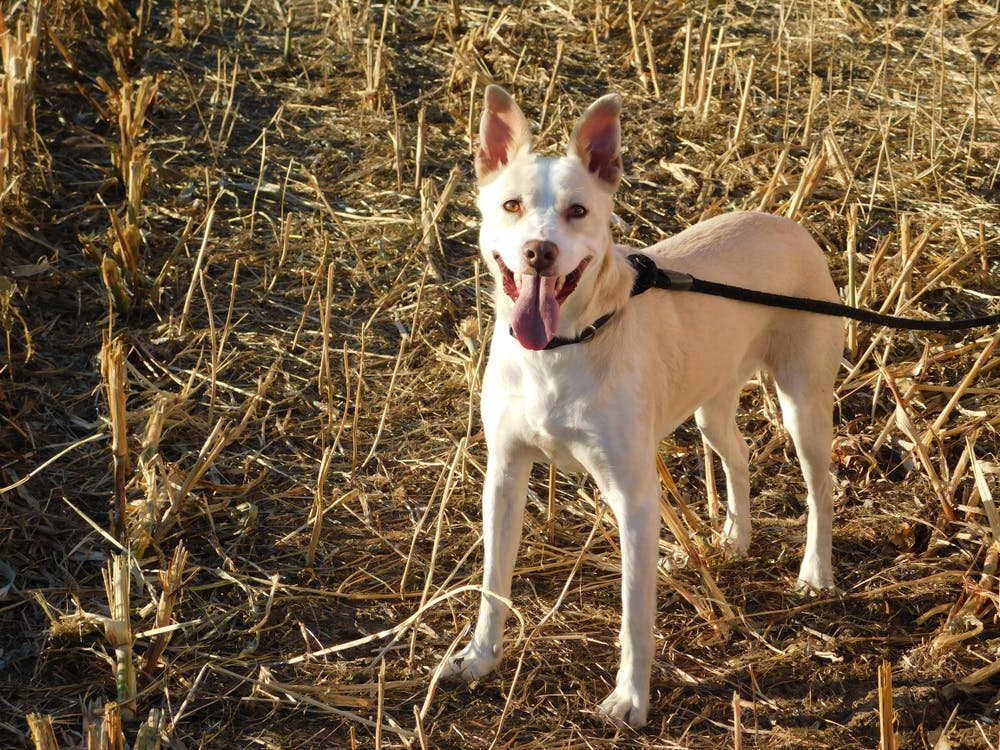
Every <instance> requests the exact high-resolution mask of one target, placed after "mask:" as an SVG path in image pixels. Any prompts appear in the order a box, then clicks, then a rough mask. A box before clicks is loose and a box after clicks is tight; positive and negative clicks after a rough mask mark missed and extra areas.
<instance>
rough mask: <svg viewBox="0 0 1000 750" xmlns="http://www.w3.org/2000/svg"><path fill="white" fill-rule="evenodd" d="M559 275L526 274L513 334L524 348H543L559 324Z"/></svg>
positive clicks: (516, 311) (523, 279)
mask: <svg viewBox="0 0 1000 750" xmlns="http://www.w3.org/2000/svg"><path fill="white" fill-rule="evenodd" d="M557 281H558V277H556V276H536V275H528V274H525V275H523V276H522V277H521V289H520V291H519V293H518V296H517V300H516V301H515V302H514V320H513V321H512V322H511V328H513V329H514V336H515V337H517V340H518V341H519V342H520V344H521V346H523V347H524V348H525V349H536V350H537V349H544V348H545V347H546V346H547V345H548V343H549V342H550V341H551V340H552V339H553V338H554V337H555V335H556V329H557V328H558V327H559V302H558V301H556V282H557Z"/></svg>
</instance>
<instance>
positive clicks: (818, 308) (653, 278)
mask: <svg viewBox="0 0 1000 750" xmlns="http://www.w3.org/2000/svg"><path fill="white" fill-rule="evenodd" d="M628 261H629V263H631V264H632V267H633V268H635V270H636V277H635V284H634V285H633V286H632V296H633V297H634V296H635V295H637V294H642V293H643V292H645V291H646V290H647V289H671V290H675V291H691V292H701V293H702V294H711V295H714V296H716V297H726V298H727V299H734V300H739V301H741V302H752V303H754V304H758V305H768V306H770V307H783V308H786V309H789V310H801V311H803V312H811V313H818V314H820V315H835V316H838V317H844V318H851V319H853V320H860V321H862V322H864V323H874V324H875V325H881V326H888V327H890V328H905V329H907V330H913V331H960V330H963V329H966V328H978V327H980V326H993V325H998V324H1000V314H998V315H984V316H982V317H979V318H963V319H961V320H920V319H919V318H901V317H898V316H895V315H882V314H881V313H877V312H872V311H871V310H861V309H859V308H857V307H851V306H850V305H843V304H840V303H837V302H827V301H825V300H818V299H809V298H808V297H792V296H789V295H785V294H773V293H771V292H759V291H757V290H755V289H744V288H743V287H738V286H731V285H729V284H720V283H718V282H715V281H705V280H704V279H699V278H697V277H695V276H692V275H691V274H687V273H678V272H677V271H668V270H664V269H661V268H658V267H657V266H656V263H655V262H654V261H653V259H652V258H650V257H649V256H648V255H641V254H639V253H636V254H634V255H630V256H628Z"/></svg>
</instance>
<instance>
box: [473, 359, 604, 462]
mask: <svg viewBox="0 0 1000 750" xmlns="http://www.w3.org/2000/svg"><path fill="white" fill-rule="evenodd" d="M501 369H503V370H504V371H505V372H504V373H503V375H504V376H503V377H501V378H498V379H497V381H496V382H495V383H494V384H493V386H494V387H490V388H487V389H485V391H484V394H483V395H484V401H483V407H484V413H486V412H490V411H491V410H492V409H494V408H495V409H496V412H495V416H494V418H495V420H496V426H497V429H498V430H499V431H501V432H506V433H508V434H517V435H518V437H519V439H520V440H521V441H523V442H524V443H526V444H527V445H529V446H531V447H532V448H534V449H535V450H536V451H538V452H540V453H541V454H543V455H544V456H545V458H546V459H548V460H549V461H551V462H552V463H554V464H556V465H557V466H559V467H560V468H562V469H566V470H571V471H579V470H582V469H583V466H582V463H581V456H580V455H579V454H580V453H581V450H582V449H583V448H584V447H586V446H588V445H590V444H591V443H592V441H591V440H590V437H589V436H591V435H592V433H593V430H594V425H593V424H592V419H591V417H592V416H593V411H592V409H591V408H590V405H591V402H592V400H593V397H594V393H593V387H594V384H593V382H592V378H591V376H590V373H588V372H587V371H586V369H585V368H583V369H581V368H569V369H567V370H565V371H563V368H559V369H558V370H550V369H547V368H542V369H536V368H526V369H521V368H511V369H508V368H506V367H503V368H501Z"/></svg>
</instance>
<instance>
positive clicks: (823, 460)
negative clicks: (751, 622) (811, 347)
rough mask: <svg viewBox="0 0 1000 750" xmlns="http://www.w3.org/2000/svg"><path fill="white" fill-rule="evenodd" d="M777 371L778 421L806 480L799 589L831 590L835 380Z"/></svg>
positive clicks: (811, 590)
mask: <svg viewBox="0 0 1000 750" xmlns="http://www.w3.org/2000/svg"><path fill="white" fill-rule="evenodd" d="M779 378H780V375H779V374H777V373H776V375H775V385H776V387H777V391H778V400H779V401H780V402H781V413H782V421H783V422H784V424H785V429H786V430H788V433H789V434H790V435H791V436H792V441H793V442H794V443H795V451H796V453H797V454H798V457H799V464H800V465H801V467H802V475H803V477H804V478H805V481H806V489H807V493H808V494H807V496H806V505H807V508H808V518H807V520H806V548H805V552H804V553H803V555H802V567H801V568H800V570H799V579H798V588H799V590H800V591H804V592H816V591H822V590H825V589H832V588H833V585H834V576H833V562H832V559H831V558H832V546H833V540H832V536H833V479H832V476H831V474H830V446H831V444H832V443H833V381H832V377H831V380H830V385H829V386H826V385H819V384H813V385H808V384H804V383H803V382H802V381H803V380H804V379H800V378H798V377H793V378H782V379H779Z"/></svg>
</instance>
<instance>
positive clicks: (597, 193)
mask: <svg viewBox="0 0 1000 750" xmlns="http://www.w3.org/2000/svg"><path fill="white" fill-rule="evenodd" d="M620 111H621V97H619V96H618V95H617V94H609V95H607V96H604V97H602V98H600V99H598V100H597V101H596V102H594V103H593V104H591V105H590V107H589V108H588V109H587V110H586V112H584V113H583V115H582V116H581V118H580V120H579V122H578V123H577V124H576V127H575V128H573V132H572V134H571V135H570V139H569V144H568V145H567V147H566V155H565V156H561V157H558V158H551V157H543V156H539V155H537V154H535V153H534V152H533V151H532V150H531V126H530V124H529V123H528V120H527V118H525V116H524V113H522V112H521V108H520V107H518V106H517V103H516V102H515V101H514V99H513V98H512V97H511V95H510V94H508V93H507V92H506V91H504V90H503V89H502V88H500V87H499V86H489V87H487V89H486V106H485V109H484V111H483V116H482V120H481V122H480V126H479V141H480V144H479V152H478V154H477V155H476V177H477V178H478V180H479V200H478V203H479V210H480V212H481V214H482V217H483V221H482V227H481V229H480V234H479V243H480V248H481V250H482V252H483V255H484V256H485V258H486V262H487V264H488V265H489V266H490V268H491V270H492V272H493V275H494V276H495V277H496V280H497V292H498V293H497V314H498V318H499V319H501V320H503V321H504V322H509V323H510V325H511V328H512V329H513V331H514V335H515V336H516V337H517V340H518V341H519V342H520V343H521V345H522V346H523V347H524V348H526V349H544V348H545V346H546V345H547V344H548V343H549V342H550V341H551V340H552V339H553V338H554V337H555V336H556V332H557V330H558V329H559V327H560V319H563V320H564V321H565V323H566V325H572V324H573V323H575V322H576V321H575V319H576V317H577V316H578V315H579V314H580V312H581V311H582V310H583V309H584V307H585V306H586V305H585V302H584V300H585V299H586V297H587V296H588V294H587V293H588V291H589V289H590V288H591V287H592V286H593V281H592V277H593V276H594V274H595V273H596V269H597V268H599V267H600V266H601V265H602V262H603V260H604V258H605V256H606V255H608V254H609V253H610V252H611V248H612V242H611V233H610V229H609V223H610V219H611V211H612V198H613V195H614V192H615V189H616V188H617V187H618V183H619V181H620V180H621V174H622V161H621V154H620V147H621V126H620V124H619V119H618V116H619V112H620ZM588 268H591V269H593V270H592V271H591V272H590V273H588V272H587V269H588ZM587 322H588V323H589V321H587Z"/></svg>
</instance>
